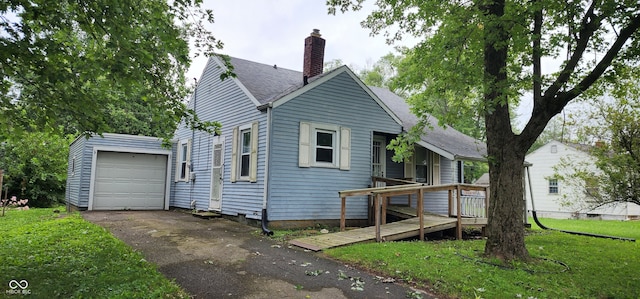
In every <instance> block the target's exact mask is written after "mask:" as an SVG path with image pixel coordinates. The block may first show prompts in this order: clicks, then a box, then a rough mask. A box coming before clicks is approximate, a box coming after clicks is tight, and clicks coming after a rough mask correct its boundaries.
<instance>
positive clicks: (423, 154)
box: [414, 147, 429, 183]
mask: <svg viewBox="0 0 640 299" xmlns="http://www.w3.org/2000/svg"><path fill="white" fill-rule="evenodd" d="M414 154H415V156H416V158H415V161H416V182H418V183H426V182H428V180H429V171H428V169H429V167H428V166H429V161H428V159H427V157H428V155H427V150H426V149H425V148H422V147H416V149H415V153H414Z"/></svg>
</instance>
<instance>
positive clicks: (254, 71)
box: [231, 57, 302, 104]
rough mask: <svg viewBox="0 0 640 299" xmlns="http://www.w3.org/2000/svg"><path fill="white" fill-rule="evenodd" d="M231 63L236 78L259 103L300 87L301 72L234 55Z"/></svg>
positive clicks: (266, 101)
mask: <svg viewBox="0 0 640 299" xmlns="http://www.w3.org/2000/svg"><path fill="white" fill-rule="evenodd" d="M231 64H232V65H233V67H234V70H233V72H234V73H235V74H236V77H237V78H238V80H240V82H242V85H244V86H245V87H246V88H247V89H248V90H249V92H250V93H251V94H252V95H253V96H254V97H255V98H256V100H258V102H260V104H265V103H268V102H270V101H272V100H274V99H275V96H277V95H279V94H281V93H282V92H283V91H285V90H287V89H291V88H295V87H296V86H298V85H299V87H298V88H300V87H302V72H298V71H294V70H289V69H285V68H281V67H274V66H273V65H268V64H263V63H257V62H253V61H249V60H244V59H240V58H235V57H231ZM295 89H297V88H295ZM295 89H294V90H295Z"/></svg>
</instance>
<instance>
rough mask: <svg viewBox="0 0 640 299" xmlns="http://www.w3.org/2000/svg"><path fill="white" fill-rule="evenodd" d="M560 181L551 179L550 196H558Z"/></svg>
mask: <svg viewBox="0 0 640 299" xmlns="http://www.w3.org/2000/svg"><path fill="white" fill-rule="evenodd" d="M558 193H559V189H558V179H549V194H558Z"/></svg>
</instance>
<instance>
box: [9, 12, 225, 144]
mask: <svg viewBox="0 0 640 299" xmlns="http://www.w3.org/2000/svg"><path fill="white" fill-rule="evenodd" d="M201 3H202V1H201V0H176V1H170V2H167V1H165V0H138V1H131V0H92V1H66V0H62V1H28V0H18V1H4V2H2V3H1V4H0V127H3V128H7V127H9V126H17V125H18V126H21V127H28V124H36V125H37V126H38V127H39V128H50V129H57V128H59V126H60V125H67V124H66V123H65V122H69V123H72V125H73V126H75V127H76V129H77V130H78V131H79V132H97V133H101V132H103V131H105V130H109V129H110V126H109V124H108V121H107V120H106V119H105V118H106V117H107V116H108V115H109V113H108V110H109V109H110V107H114V106H116V107H122V106H126V105H121V104H122V103H125V102H126V101H132V100H134V99H135V100H136V101H141V102H147V103H149V104H150V105H152V106H154V107H155V108H156V109H154V111H155V114H156V115H155V116H154V117H156V118H160V119H165V120H167V121H173V122H178V121H180V119H183V118H184V119H186V120H187V122H189V123H191V124H192V125H194V126H196V127H199V128H210V129H215V124H214V123H200V122H198V121H197V119H195V118H194V117H195V116H194V114H193V113H192V112H191V111H188V110H187V109H186V107H185V105H184V104H183V101H184V99H185V97H186V95H187V92H188V90H187V88H186V87H185V79H184V73H185V70H186V68H187V67H188V65H189V62H190V57H189V42H192V43H193V44H194V45H195V46H197V47H198V48H199V49H200V50H201V52H204V53H205V54H211V53H213V50H214V49H216V48H220V47H221V46H222V44H221V43H220V42H219V41H217V40H216V39H215V38H214V37H213V36H212V35H211V33H210V32H209V31H207V30H205V29H204V27H203V23H204V22H212V21H213V15H212V12H211V11H206V10H203V9H202V8H201V6H200V5H201ZM161 137H168V136H161Z"/></svg>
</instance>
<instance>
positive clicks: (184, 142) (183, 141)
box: [175, 138, 192, 182]
mask: <svg viewBox="0 0 640 299" xmlns="http://www.w3.org/2000/svg"><path fill="white" fill-rule="evenodd" d="M177 145H178V146H177V148H176V173H175V182H188V181H189V176H190V172H191V152H192V144H191V139H190V138H186V139H180V140H179V141H178V142H177ZM183 145H186V146H187V153H186V154H187V157H186V161H184V162H186V163H187V165H186V167H185V175H184V178H182V177H181V176H180V171H181V170H182V146H183Z"/></svg>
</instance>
